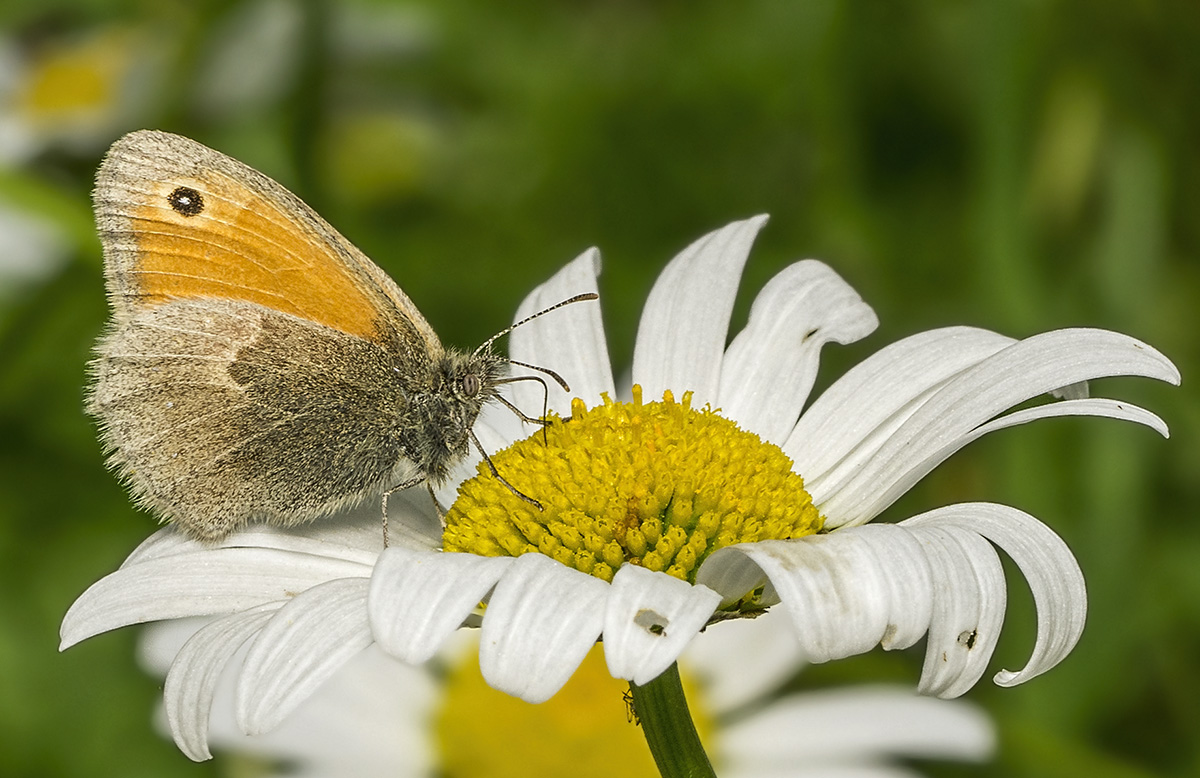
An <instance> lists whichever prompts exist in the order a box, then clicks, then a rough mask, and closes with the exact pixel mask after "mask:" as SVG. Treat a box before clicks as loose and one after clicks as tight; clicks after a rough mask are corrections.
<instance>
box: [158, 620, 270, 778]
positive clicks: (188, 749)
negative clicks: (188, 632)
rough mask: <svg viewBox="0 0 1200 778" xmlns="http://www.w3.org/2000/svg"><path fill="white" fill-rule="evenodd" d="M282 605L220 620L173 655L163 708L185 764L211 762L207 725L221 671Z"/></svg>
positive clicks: (164, 685) (207, 627)
mask: <svg viewBox="0 0 1200 778" xmlns="http://www.w3.org/2000/svg"><path fill="white" fill-rule="evenodd" d="M282 605H283V603H282V602H274V603H264V604H262V605H258V606H255V607H253V608H249V609H247V610H244V611H241V612H239V613H232V614H230V615H228V616H223V617H221V618H219V619H217V620H216V621H213V622H211V623H209V624H208V625H207V626H205V627H203V628H202V629H200V630H198V631H197V632H196V634H194V635H193V636H192V637H191V638H189V639H188V641H187V642H186V643H184V644H183V647H182V648H181V649H180V650H179V653H178V654H176V655H175V659H174V661H173V662H172V663H171V669H170V671H169V672H168V673H167V679H166V681H165V683H164V684H163V703H164V708H165V711H166V714H167V724H168V726H169V727H170V729H171V737H172V738H173V739H174V740H175V744H176V745H177V746H179V750H180V751H182V752H183V753H184V755H186V756H187V757H188V758H189V759H192V760H194V761H197V762H202V761H204V760H205V759H211V758H212V753H211V752H210V751H209V750H208V724H209V716H210V714H211V711H212V703H213V696H214V694H215V691H216V688H217V682H218V681H219V680H220V677H221V671H222V670H224V669H225V665H226V664H227V663H228V662H229V660H230V659H231V658H232V657H233V655H234V654H235V653H237V651H238V649H239V648H240V647H241V646H242V644H243V643H245V642H246V641H247V640H249V639H250V638H251V637H253V636H254V635H255V634H257V633H258V631H259V630H260V629H262V626H263V625H264V624H265V623H266V622H267V620H268V619H270V618H271V616H272V615H274V613H275V612H276V611H277V610H279V608H280V607H281V606H282Z"/></svg>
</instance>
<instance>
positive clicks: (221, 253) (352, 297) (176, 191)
mask: <svg viewBox="0 0 1200 778" xmlns="http://www.w3.org/2000/svg"><path fill="white" fill-rule="evenodd" d="M146 183H147V184H148V187H147V190H145V191H143V192H139V193H138V194H139V195H141V196H140V197H138V198H137V199H138V200H140V201H141V202H140V203H139V204H138V205H136V206H134V207H132V208H129V209H128V210H127V212H126V215H127V218H128V219H129V222H128V225H129V229H130V232H131V235H132V237H133V240H134V245H135V246H136V251H137V256H136V258H135V260H134V266H133V267H132V268H131V271H132V272H131V273H130V276H129V280H130V282H131V285H132V287H133V290H132V291H134V292H135V293H136V294H137V295H138V297H140V298H141V304H150V305H156V304H159V303H162V302H165V301H166V300H168V299H170V298H198V297H216V298H224V299H233V300H245V301H247V302H252V303H257V304H258V305H263V306H266V307H268V308H273V309H275V310H277V311H282V312H284V313H289V314H292V315H295V316H300V317H303V318H305V319H309V320H311V321H315V322H318V323H320V324H324V325H326V326H329V327H332V328H334V329H336V330H340V331H342V332H345V333H348V334H350V335H356V336H358V337H361V338H364V339H367V340H376V339H378V337H379V330H378V329H377V327H376V321H377V320H378V319H380V318H382V317H386V316H387V315H388V313H387V312H385V311H382V310H380V309H379V307H378V306H379V304H380V300H379V297H380V295H375V294H371V292H370V291H369V289H368V288H367V287H366V283H368V282H366V280H365V279H362V278H360V277H359V276H358V275H357V274H356V273H355V272H354V270H353V269H352V268H351V267H350V266H349V265H348V263H347V259H346V258H344V257H343V256H342V254H341V253H340V252H339V250H338V248H336V247H335V246H334V245H332V243H331V241H330V238H329V237H327V236H325V235H323V234H321V233H320V231H319V230H317V229H316V228H315V227H313V226H312V225H307V224H303V223H298V222H297V221H296V220H294V219H292V218H289V217H288V216H287V215H286V214H285V212H284V211H283V210H282V209H281V208H280V206H279V205H278V204H276V203H274V202H272V201H271V200H270V199H269V198H266V197H263V196H262V195H260V194H259V193H257V192H254V191H253V190H251V189H249V188H248V187H246V186H244V185H240V184H238V183H237V182H236V181H234V180H232V179H230V178H228V177H227V176H225V175H223V174H221V173H218V172H215V171H214V172H212V173H211V174H210V175H208V176H206V177H205V179H204V180H197V179H189V178H175V179H174V180H170V181H162V180H159V181H153V182H146ZM197 195H198V198H199V200H198V201H197V197H196V196H197ZM143 198H144V199H143Z"/></svg>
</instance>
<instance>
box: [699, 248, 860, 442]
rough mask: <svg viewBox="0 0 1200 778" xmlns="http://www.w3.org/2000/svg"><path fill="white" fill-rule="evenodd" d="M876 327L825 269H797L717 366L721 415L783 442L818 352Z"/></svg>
mask: <svg viewBox="0 0 1200 778" xmlns="http://www.w3.org/2000/svg"><path fill="white" fill-rule="evenodd" d="M878 325H879V320H878V319H877V318H876V317H875V312H874V311H872V310H871V308H870V306H868V305H867V304H866V303H864V302H863V301H862V298H861V297H859V296H858V293H857V292H855V291H854V289H852V288H851V287H850V285H849V284H847V283H846V282H845V281H843V280H842V278H841V277H840V276H839V275H838V274H837V273H835V272H833V270H831V269H830V268H829V266H828V265H825V264H824V263H821V262H817V261H815V260H811V259H810V260H805V261H803V262H797V263H795V264H794V265H791V266H789V267H787V268H785V269H784V270H783V271H782V272H780V273H779V274H778V275H776V276H775V277H774V278H772V279H771V280H770V281H768V282H767V285H766V286H765V287H763V289H762V291H761V292H759V294H758V297H757V298H755V300H754V305H753V307H752V308H751V309H750V321H749V322H748V323H747V325H746V328H745V329H744V330H742V331H741V332H740V333H738V335H737V337H735V338H734V339H733V343H731V344H730V346H729V349H728V350H727V351H726V352H725V359H724V362H723V364H722V367H721V390H720V396H719V398H718V400H719V402H718V404H719V405H720V406H721V410H722V413H723V415H725V416H726V417H728V418H730V419H733V420H734V421H735V422H737V423H738V426H740V427H741V428H742V429H744V430H748V431H750V432H753V433H754V434H756V435H758V436H759V437H761V438H762V439H763V440H769V441H774V442H776V443H783V441H785V440H786V439H787V436H788V434H789V433H791V431H792V429H793V428H794V427H795V426H796V420H797V419H798V418H799V417H800V409H801V408H803V407H804V403H805V401H806V400H807V399H808V393H809V391H810V390H811V389H812V385H813V380H814V379H815V378H816V375H817V365H818V362H819V357H820V352H821V347H822V346H824V345H825V344H826V343H828V342H830V341H834V342H836V343H842V344H846V343H853V342H854V341H856V340H859V339H860V338H864V337H866V336H867V335H868V334H870V333H871V331H872V330H874V329H875V328H876V327H877V326H878Z"/></svg>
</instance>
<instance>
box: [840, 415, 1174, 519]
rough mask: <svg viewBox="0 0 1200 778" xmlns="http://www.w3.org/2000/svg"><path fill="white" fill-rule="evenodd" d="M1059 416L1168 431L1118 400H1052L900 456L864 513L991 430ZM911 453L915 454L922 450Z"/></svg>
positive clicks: (895, 496)
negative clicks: (936, 446)
mask: <svg viewBox="0 0 1200 778" xmlns="http://www.w3.org/2000/svg"><path fill="white" fill-rule="evenodd" d="M1057 416H1096V417H1102V418H1107V419H1119V420H1121V421H1132V422H1135V423H1138V424H1143V425H1145V426H1147V427H1150V428H1151V429H1153V430H1154V431H1156V432H1158V433H1159V434H1160V435H1162V436H1163V437H1167V436H1168V435H1169V432H1168V430H1167V425H1166V422H1164V421H1163V420H1162V419H1160V418H1159V417H1158V416H1157V415H1155V414H1153V413H1151V412H1150V411H1148V410H1146V409H1144V408H1140V407H1138V406H1136V405H1133V404H1131V403H1126V402H1120V401H1118V400H1108V399H1104V398H1093V399H1088V400H1063V401H1061V402H1055V403H1050V404H1049V405H1039V406H1037V407H1035V408H1025V409H1023V410H1020V411H1016V412H1014V413H1010V414H1007V415H1005V416H1001V417H1000V418H998V419H993V420H992V421H990V422H988V423H987V424H982V425H980V426H978V427H976V428H975V429H973V430H971V431H970V432H968V433H966V434H964V435H962V436H960V437H958V438H955V439H954V440H952V441H950V442H949V443H947V444H946V445H944V446H942V447H941V448H939V449H936V450H934V451H931V452H925V453H924V456H923V457H922V458H918V459H914V460H912V461H911V462H906V461H903V460H899V459H897V460H893V461H892V463H891V464H892V467H890V468H884V469H882V472H880V474H879V480H878V481H877V482H876V489H877V492H876V494H875V495H874V506H876V507H872V508H869V509H868V510H867V511H866V512H865V513H866V514H871V515H874V514H877V513H879V512H882V511H883V510H884V508H886V507H887V506H888V505H890V504H891V503H893V502H894V501H896V500H897V499H899V498H900V496H901V495H903V494H904V493H905V492H907V491H908V490H909V489H911V488H912V487H913V485H914V484H916V483H917V482H918V481H920V480H921V479H922V478H924V477H925V476H926V475H928V474H929V473H930V472H931V471H932V470H933V469H934V468H935V467H937V466H938V465H940V464H941V463H942V462H945V461H946V460H947V459H949V458H950V456H951V455H952V454H954V452H956V451H958V450H959V449H961V448H963V447H964V446H966V445H967V444H968V443H971V442H973V441H975V440H978V439H979V438H981V437H983V436H984V435H986V434H988V433H989V432H995V431H996V430H1002V429H1006V428H1008V427H1016V426H1019V425H1021V424H1028V423H1029V422H1031V421H1037V420H1039V419H1049V418H1054V417H1057ZM912 453H913V454H914V455H916V454H918V453H919V452H912ZM878 506H883V507H878ZM876 508H878V509H876ZM822 509H824V510H835V511H836V510H838V508H837V507H836V503H835V501H833V500H829V501H827V502H826V503H825V504H823V505H822ZM862 515H865V514H860V516H859V518H858V520H862ZM852 521H853V520H852V519H848V518H846V517H842V518H841V519H840V520H831V521H828V522H826V526H833V527H836V526H843V527H844V526H846V525H847V524H851V523H852Z"/></svg>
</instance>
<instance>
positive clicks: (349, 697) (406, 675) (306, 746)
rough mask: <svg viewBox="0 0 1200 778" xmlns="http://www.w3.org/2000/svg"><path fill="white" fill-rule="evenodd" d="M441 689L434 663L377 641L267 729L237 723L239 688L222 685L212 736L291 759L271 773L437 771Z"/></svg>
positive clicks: (245, 751)
mask: <svg viewBox="0 0 1200 778" xmlns="http://www.w3.org/2000/svg"><path fill="white" fill-rule="evenodd" d="M442 691H443V690H442V689H440V688H439V686H438V683H437V681H435V680H434V679H433V678H432V677H431V675H430V673H429V671H428V669H427V668H424V667H413V666H411V665H406V664H404V663H402V662H397V661H396V660H395V659H393V658H391V657H390V656H387V655H386V654H384V653H383V652H382V651H381V650H379V648H378V647H377V646H371V647H368V648H367V649H366V650H365V651H363V652H361V653H360V654H358V655H356V656H354V657H353V658H351V659H350V660H349V661H348V662H347V663H346V664H345V665H343V666H342V667H341V668H340V669H339V670H338V671H337V672H336V673H335V674H334V675H333V676H332V677H331V678H329V679H328V681H326V683H325V684H323V685H322V686H321V687H320V688H319V689H317V690H316V691H315V692H314V693H313V695H312V697H311V698H310V700H309V701H308V702H307V703H306V704H304V705H302V706H300V708H298V709H297V710H296V711H294V712H293V713H292V715H290V716H289V717H288V718H287V719H285V720H284V721H283V722H281V723H280V725H279V726H278V727H277V728H275V729H273V730H271V731H270V732H265V733H263V734H261V735H254V736H247V735H245V734H243V733H242V732H241V730H240V729H239V728H238V727H237V725H236V723H235V721H234V716H233V714H232V697H233V689H232V688H229V689H226V688H225V685H224V684H222V686H221V688H219V689H218V694H217V700H216V705H215V706H214V711H213V716H212V722H211V725H210V732H209V738H208V739H209V743H211V744H212V747H213V748H214V749H215V748H220V749H222V750H227V751H235V752H237V753H239V754H242V755H249V756H252V757H259V758H260V759H262V760H263V761H266V760H270V761H272V762H284V763H286V765H287V767H286V768H284V769H281V770H279V771H278V772H275V773H271V774H272V775H280V776H282V775H288V776H293V775H296V776H319V775H321V776H354V777H355V778H360V776H361V777H362V778H367V777H368V776H380V778H382V776H413V778H419V777H421V776H428V775H431V774H432V772H433V767H432V763H433V753H431V752H432V751H433V749H434V747H435V743H434V740H433V738H432V737H431V736H430V731H429V728H430V722H431V720H432V717H433V716H434V715H435V714H436V708H437V703H438V701H439V696H440V695H441V693H442ZM225 703H230V704H229V705H228V706H226V705H225ZM227 707H228V708H229V709H230V710H229V712H228V713H226V711H225V709H226V708H227Z"/></svg>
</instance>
